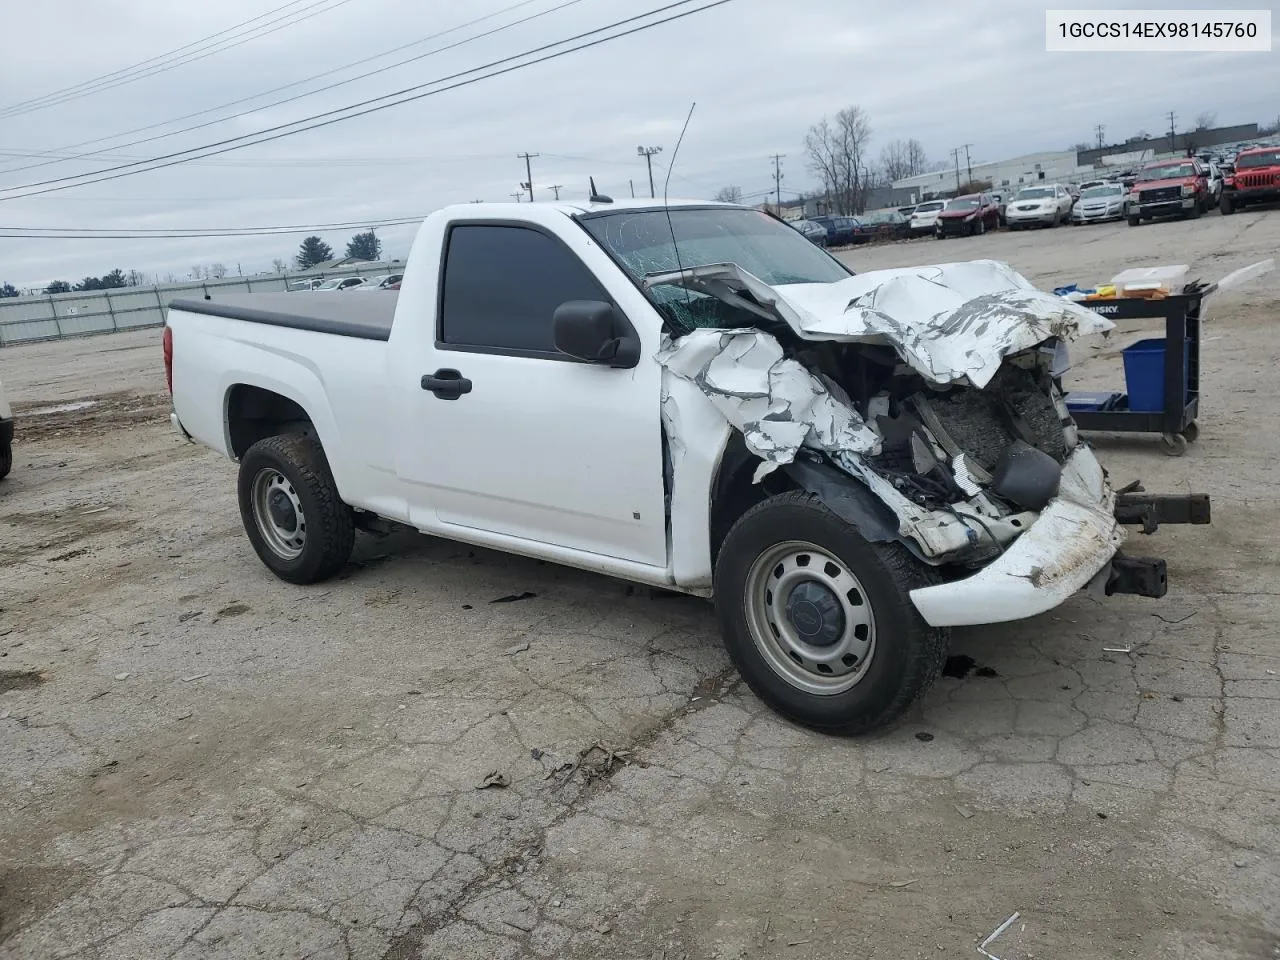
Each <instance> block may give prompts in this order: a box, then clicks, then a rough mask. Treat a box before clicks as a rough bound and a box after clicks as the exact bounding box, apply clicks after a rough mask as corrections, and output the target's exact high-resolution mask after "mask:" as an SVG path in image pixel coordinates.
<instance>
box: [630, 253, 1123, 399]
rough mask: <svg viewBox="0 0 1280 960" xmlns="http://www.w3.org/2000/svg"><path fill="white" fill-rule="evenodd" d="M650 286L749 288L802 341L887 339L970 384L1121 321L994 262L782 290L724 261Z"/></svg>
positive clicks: (739, 291) (932, 374) (920, 365)
mask: <svg viewBox="0 0 1280 960" xmlns="http://www.w3.org/2000/svg"><path fill="white" fill-rule="evenodd" d="M646 284H647V285H649V286H654V285H659V284H674V285H676V286H683V287H687V288H688V289H690V290H694V291H697V292H700V293H706V294H709V295H711V296H717V297H720V298H721V299H726V298H729V297H734V298H738V299H739V300H740V299H741V298H742V296H743V294H744V293H745V294H747V295H749V296H750V298H751V300H754V301H755V302H756V303H758V304H759V305H760V306H761V307H763V308H764V309H765V311H767V312H768V314H769V315H770V316H773V317H775V318H776V319H778V320H781V321H783V322H785V323H786V324H787V325H788V326H790V327H791V328H792V329H793V330H794V331H795V332H796V333H797V334H798V335H799V336H801V337H804V338H805V339H809V340H836V341H846V342H858V343H877V344H885V345H888V346H891V347H893V348H894V349H895V350H896V351H897V352H898V355H899V356H900V357H902V359H903V360H904V361H905V362H906V363H907V364H909V365H910V366H911V367H912V368H913V369H915V370H916V371H918V372H919V373H920V374H922V375H923V376H925V377H926V378H927V379H929V380H931V381H933V382H934V383H938V384H949V383H956V382H960V381H968V382H969V383H971V384H972V385H973V386H975V387H978V388H982V387H985V386H986V385H987V384H988V383H989V382H990V381H991V378H992V377H994V376H995V374H996V371H997V370H999V368H1000V364H1001V361H1002V360H1003V359H1004V358H1005V357H1007V356H1010V355H1011V354H1015V353H1018V352H1020V351H1022V350H1027V349H1030V348H1031V347H1034V346H1036V345H1037V344H1040V343H1043V342H1044V341H1046V340H1048V339H1050V338H1052V337H1057V338H1058V339H1061V340H1068V341H1069V340H1074V339H1076V338H1077V337H1081V336H1088V335H1090V334H1096V333H1105V332H1106V331H1108V330H1111V329H1112V328H1113V327H1114V326H1115V325H1114V324H1113V323H1112V322H1111V321H1110V320H1108V319H1106V318H1105V317H1102V316H1100V315H1099V314H1097V313H1095V312H1094V311H1092V310H1089V309H1088V308H1086V307H1082V306H1080V305H1079V304H1076V303H1073V302H1071V301H1070V300H1066V299H1064V298H1062V297H1059V296H1055V295H1054V294H1052V293H1046V292H1045V291H1043V290H1039V289H1037V288H1036V287H1035V286H1033V285H1032V284H1031V282H1030V281H1029V280H1027V279H1026V278H1025V277H1023V276H1022V275H1021V274H1019V273H1017V272H1016V271H1015V270H1014V269H1013V268H1012V267H1010V266H1009V265H1008V264H1004V263H999V262H997V261H994V260H975V261H971V262H966V263H944V264H937V265H933V266H922V267H907V268H902V269H896V270H877V271H873V272H871V273H864V274H859V275H858V276H853V277H850V278H849V279H847V280H840V281H837V282H836V283H805V284H787V285H780V286H776V287H771V286H769V285H768V284H766V283H764V282H763V281H762V280H760V279H759V278H757V277H755V276H753V275H752V274H750V273H747V272H746V271H745V270H742V269H741V268H740V267H738V266H737V265H736V264H732V263H725V264H711V265H709V266H704V267H694V268H692V269H689V270H684V271H678V272H674V273H669V274H661V275H658V276H654V277H650V278H648V279H647V280H646Z"/></svg>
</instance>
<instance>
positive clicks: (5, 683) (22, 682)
mask: <svg viewBox="0 0 1280 960" xmlns="http://www.w3.org/2000/svg"><path fill="white" fill-rule="evenodd" d="M42 683H44V676H43V675H41V674H40V673H39V672H38V671H35V670H0V693H8V692H9V691H10V690H30V689H31V688H32V687H38V686H40V684H42Z"/></svg>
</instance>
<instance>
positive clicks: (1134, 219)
mask: <svg viewBox="0 0 1280 960" xmlns="http://www.w3.org/2000/svg"><path fill="white" fill-rule="evenodd" d="M1141 222H1142V218H1141V217H1135V216H1132V215H1130V217H1129V226H1131V227H1136V226H1137V225H1138V224H1140V223H1141Z"/></svg>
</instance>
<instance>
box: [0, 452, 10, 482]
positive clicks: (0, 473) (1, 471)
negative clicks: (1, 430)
mask: <svg viewBox="0 0 1280 960" xmlns="http://www.w3.org/2000/svg"><path fill="white" fill-rule="evenodd" d="M12 469H13V444H12V443H5V444H0V480H3V479H4V478H5V477H7V476H8V475H9V471H10V470H12Z"/></svg>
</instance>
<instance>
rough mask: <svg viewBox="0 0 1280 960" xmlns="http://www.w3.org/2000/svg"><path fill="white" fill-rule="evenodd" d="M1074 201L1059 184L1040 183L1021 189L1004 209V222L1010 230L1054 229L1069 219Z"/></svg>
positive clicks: (1069, 193) (1068, 192)
mask: <svg viewBox="0 0 1280 960" xmlns="http://www.w3.org/2000/svg"><path fill="white" fill-rule="evenodd" d="M1074 202H1075V201H1074V200H1073V199H1072V197H1071V192H1070V191H1069V190H1067V188H1066V187H1064V186H1063V185H1062V184H1060V183H1041V184H1036V185H1035V186H1034V187H1023V188H1022V189H1021V190H1019V191H1018V195H1017V196H1016V197H1014V198H1013V199H1012V200H1010V201H1009V205H1008V206H1007V207H1006V208H1005V213H1004V216H1005V222H1006V223H1008V225H1009V229H1010V230H1017V229H1019V228H1021V227H1033V226H1041V227H1056V226H1057V225H1058V224H1060V223H1066V222H1067V221H1068V220H1069V219H1070V218H1071V206H1072V204H1073V203H1074Z"/></svg>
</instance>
